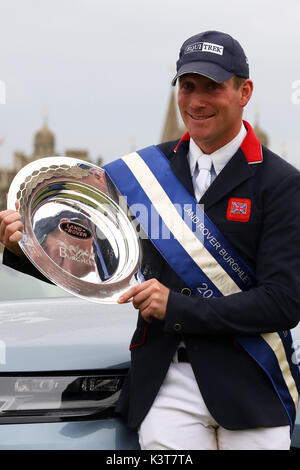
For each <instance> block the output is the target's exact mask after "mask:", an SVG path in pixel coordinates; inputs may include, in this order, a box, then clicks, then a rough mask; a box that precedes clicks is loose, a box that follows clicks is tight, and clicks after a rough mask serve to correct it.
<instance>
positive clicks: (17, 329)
mask: <svg viewBox="0 0 300 470" xmlns="http://www.w3.org/2000/svg"><path fill="white" fill-rule="evenodd" d="M0 262H1V260H0ZM0 286H1V287H0V289H1V296H0V449H1V450H3V449H6V450H7V449H8V450H13V449H19V450H20V449H26V450H27V449H72V450H73V449H76V450H77V449H85V450H87V449H94V450H97V449H106V450H115V449H116V450H117V449H120V450H123V449H127V450H132V449H139V444H138V438H137V433H136V432H133V431H131V430H129V429H128V428H127V427H126V426H125V425H124V424H123V422H122V421H121V420H120V419H119V418H118V417H116V416H115V415H114V407H115V403H116V401H117V399H118V397H119V394H120V390H121V387H122V383H123V381H124V377H125V375H126V373H127V370H128V367H129V361H130V353H129V349H128V345H129V341H130V338H131V336H132V333H133V331H134V329H135V324H136V311H135V310H134V309H133V307H132V306H131V305H130V304H128V305H104V304H96V303H93V302H88V301H84V300H81V299H78V298H76V297H73V296H70V295H69V294H67V293H65V292H64V291H63V290H62V289H60V288H58V287H56V286H52V285H50V284H49V285H48V284H47V283H45V282H42V281H39V280H37V279H35V278H32V277H30V276H27V275H25V274H22V273H19V272H17V271H14V270H12V269H11V268H8V267H6V266H3V265H2V264H1V265H0Z"/></svg>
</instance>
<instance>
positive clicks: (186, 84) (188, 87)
mask: <svg viewBox="0 0 300 470" xmlns="http://www.w3.org/2000/svg"><path fill="white" fill-rule="evenodd" d="M181 88H183V89H184V90H192V89H193V84H192V83H190V82H184V83H182V84H181Z"/></svg>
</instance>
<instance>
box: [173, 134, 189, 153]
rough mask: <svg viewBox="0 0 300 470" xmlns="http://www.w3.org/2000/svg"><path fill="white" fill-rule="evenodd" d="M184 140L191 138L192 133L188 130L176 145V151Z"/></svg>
mask: <svg viewBox="0 0 300 470" xmlns="http://www.w3.org/2000/svg"><path fill="white" fill-rule="evenodd" d="M184 140H190V134H189V133H188V132H186V133H185V134H184V136H182V137H181V139H180V141H179V142H178V144H177V145H176V147H175V148H174V152H175V153H176V152H177V149H178V147H179V145H180V144H181V142H183V141H184Z"/></svg>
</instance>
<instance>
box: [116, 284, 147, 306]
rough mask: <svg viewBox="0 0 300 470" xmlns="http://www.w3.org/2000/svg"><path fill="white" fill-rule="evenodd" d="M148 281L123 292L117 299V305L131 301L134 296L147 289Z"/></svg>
mask: <svg viewBox="0 0 300 470" xmlns="http://www.w3.org/2000/svg"><path fill="white" fill-rule="evenodd" d="M147 282H148V281H146V282H143V283H142V284H139V285H138V286H133V287H131V288H130V289H129V290H128V291H126V292H124V294H122V295H121V296H120V297H119V298H118V303H119V304H123V303H126V302H128V301H129V299H132V298H133V297H134V296H136V295H137V294H139V293H140V292H142V291H143V290H144V289H147V287H148V284H147Z"/></svg>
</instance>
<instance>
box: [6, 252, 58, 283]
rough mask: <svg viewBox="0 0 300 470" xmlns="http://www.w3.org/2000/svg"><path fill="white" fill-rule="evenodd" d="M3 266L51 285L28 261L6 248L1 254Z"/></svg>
mask: <svg viewBox="0 0 300 470" xmlns="http://www.w3.org/2000/svg"><path fill="white" fill-rule="evenodd" d="M2 262H3V264H5V265H6V266H9V267H10V268H13V269H15V270H17V271H20V272H22V273H24V274H29V275H30V276H33V277H36V278H37V279H40V280H41V281H45V282H48V283H49V284H53V283H52V282H51V281H50V280H49V279H48V278H46V277H45V276H44V275H43V274H42V273H41V272H40V271H39V270H38V269H37V268H36V267H35V266H34V265H33V264H32V263H31V262H30V261H29V259H28V258H27V257H26V256H24V257H22V258H21V257H19V256H17V255H15V254H14V253H12V252H11V251H9V250H8V249H7V248H5V249H4V252H3V260H2Z"/></svg>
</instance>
